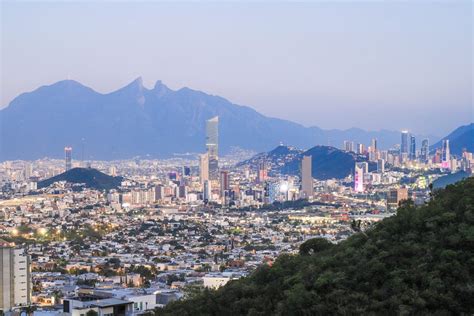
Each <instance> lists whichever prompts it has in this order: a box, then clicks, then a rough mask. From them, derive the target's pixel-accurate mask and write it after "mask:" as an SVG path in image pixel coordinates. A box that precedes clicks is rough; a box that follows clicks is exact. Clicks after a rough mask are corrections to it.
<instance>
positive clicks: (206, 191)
mask: <svg viewBox="0 0 474 316" xmlns="http://www.w3.org/2000/svg"><path fill="white" fill-rule="evenodd" d="M202 193H203V196H202V198H203V200H204V201H210V200H211V196H212V191H211V184H210V183H209V180H206V181H204V185H203V192H202Z"/></svg>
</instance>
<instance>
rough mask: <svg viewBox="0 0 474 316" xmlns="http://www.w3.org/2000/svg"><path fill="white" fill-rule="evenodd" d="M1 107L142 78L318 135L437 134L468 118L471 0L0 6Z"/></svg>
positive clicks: (470, 115)
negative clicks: (68, 84)
mask: <svg viewBox="0 0 474 316" xmlns="http://www.w3.org/2000/svg"><path fill="white" fill-rule="evenodd" d="M0 2H1V11H2V12H1V22H0V24H1V28H2V32H1V34H2V38H1V83H0V86H1V90H0V92H1V106H6V105H7V104H8V103H9V102H10V101H11V100H12V99H13V98H14V97H15V96H17V95H18V94H20V93H22V92H25V91H31V90H33V89H35V88H37V87H38V86H41V85H45V84H51V83H54V82H56V81H59V80H62V79H66V78H68V77H69V78H71V79H74V80H77V81H79V82H81V83H83V84H85V85H87V86H90V87H92V88H94V89H95V90H97V91H99V92H110V91H112V90H115V89H118V88H120V87H121V86H124V85H125V84H127V83H129V82H130V81H132V80H133V79H134V78H136V77H138V76H142V77H143V80H144V82H145V85H146V86H148V87H150V88H151V87H152V86H153V85H154V82H155V81H156V80H159V79H160V80H162V81H163V82H164V83H165V84H167V85H168V86H169V87H170V88H173V89H178V88H181V87H183V86H188V87H190V88H193V89H197V90H203V91H205V92H207V93H210V94H217V95H220V96H223V97H225V98H227V99H229V100H231V101H233V102H234V103H238V104H243V105H249V106H251V107H253V108H255V109H256V110H258V111H260V112H262V113H264V114H266V115H269V116H274V117H279V118H285V119H290V120H294V121H296V122H299V123H302V124H304V125H306V126H311V125H316V126H320V127H323V128H349V127H354V126H355V127H361V128H365V129H382V128H386V129H397V130H399V129H410V130H412V131H413V132H417V133H431V134H435V135H440V136H442V135H444V134H446V133H447V132H449V131H450V130H452V129H453V128H455V127H457V126H459V125H461V124H465V123H469V122H472V121H474V117H473V116H474V114H473V113H474V109H473V94H472V91H473V81H472V74H473V60H472V58H473V57H472V55H473V24H472V18H473V8H472V6H473V5H472V3H471V2H470V1H444V2H428V1H419V2H414V1H404V2H393V1H391V2H380V1H377V2H375V1H371V2H360V1H347V2H344V1H336V2H334V1H331V2H329V1H328V2H305V3H288V2H287V3H281V2H280V3H269V2H258V3H253V2H245V3H237V2H236V3H220V4H219V3H209V2H207V3H205V2H200V3H198V2H191V3H170V2H163V3H159V2H150V1H148V2H136V1H128V2H125V1H121V2H110V1H109V2H104V1H89V2H81V3H79V2H76V3H74V2H59V1H48V2H38V1H30V2H20V3H18V2H16V3H15V2H13V1H1V0H0Z"/></svg>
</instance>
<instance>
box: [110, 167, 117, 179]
mask: <svg viewBox="0 0 474 316" xmlns="http://www.w3.org/2000/svg"><path fill="white" fill-rule="evenodd" d="M109 175H110V176H112V177H115V176H117V168H116V167H115V166H110V167H109Z"/></svg>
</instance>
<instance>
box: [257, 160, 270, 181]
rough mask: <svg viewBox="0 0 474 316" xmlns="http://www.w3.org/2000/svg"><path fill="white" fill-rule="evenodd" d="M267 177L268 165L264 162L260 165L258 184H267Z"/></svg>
mask: <svg viewBox="0 0 474 316" xmlns="http://www.w3.org/2000/svg"><path fill="white" fill-rule="evenodd" d="M267 176H268V171H267V165H266V164H265V161H263V162H261V163H260V164H259V165H258V174H257V181H258V183H263V182H265V181H266V180H267Z"/></svg>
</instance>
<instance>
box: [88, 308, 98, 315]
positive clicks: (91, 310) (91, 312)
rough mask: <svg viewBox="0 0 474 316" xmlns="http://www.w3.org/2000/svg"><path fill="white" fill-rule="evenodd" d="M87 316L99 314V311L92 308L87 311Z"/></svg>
mask: <svg viewBox="0 0 474 316" xmlns="http://www.w3.org/2000/svg"><path fill="white" fill-rule="evenodd" d="M86 316H99V313H97V312H96V311H95V310H93V309H90V310H88V311H87V313H86Z"/></svg>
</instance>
